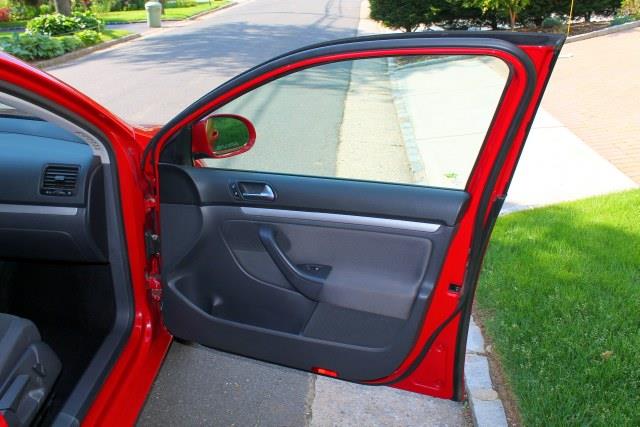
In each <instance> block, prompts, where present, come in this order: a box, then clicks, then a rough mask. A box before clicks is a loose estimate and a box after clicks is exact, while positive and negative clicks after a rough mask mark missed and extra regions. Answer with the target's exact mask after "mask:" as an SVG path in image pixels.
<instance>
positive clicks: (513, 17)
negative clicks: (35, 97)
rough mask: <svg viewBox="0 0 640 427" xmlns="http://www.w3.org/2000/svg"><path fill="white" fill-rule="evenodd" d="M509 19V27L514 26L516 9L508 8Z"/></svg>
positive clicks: (512, 27)
mask: <svg viewBox="0 0 640 427" xmlns="http://www.w3.org/2000/svg"><path fill="white" fill-rule="evenodd" d="M509 21H510V24H511V29H512V30H513V29H514V28H516V11H515V10H513V9H509Z"/></svg>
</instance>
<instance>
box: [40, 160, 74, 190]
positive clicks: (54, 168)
mask: <svg viewBox="0 0 640 427" xmlns="http://www.w3.org/2000/svg"><path fill="white" fill-rule="evenodd" d="M79 169H80V167H79V166H70V165H50V166H47V168H46V169H45V170H44V176H43V177H42V186H41V187H40V194H45V195H47V196H73V195H74V194H75V192H76V185H77V183H78V170H79Z"/></svg>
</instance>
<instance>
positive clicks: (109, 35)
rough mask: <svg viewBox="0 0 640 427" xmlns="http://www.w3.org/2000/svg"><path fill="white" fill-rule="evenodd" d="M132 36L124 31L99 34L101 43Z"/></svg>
mask: <svg viewBox="0 0 640 427" xmlns="http://www.w3.org/2000/svg"><path fill="white" fill-rule="evenodd" d="M129 34H132V33H131V31H126V30H104V31H102V32H101V33H100V38H101V39H102V41H103V42H108V41H110V40H115V39H120V38H122V37H124V36H128V35H129Z"/></svg>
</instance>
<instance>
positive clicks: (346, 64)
mask: <svg viewBox="0 0 640 427" xmlns="http://www.w3.org/2000/svg"><path fill="white" fill-rule="evenodd" d="M508 74H509V71H508V67H507V66H506V64H505V63H504V62H503V61H501V60H499V59H497V58H494V57H488V56H469V55H454V56H401V57H393V58H371V59H359V60H349V61H342V62H337V63H331V64H325V65H320V66H316V67H313V68H307V69H304V70H301V71H298V72H295V73H293V74H289V75H287V76H284V77H282V78H279V79H277V80H274V81H272V82H269V83H267V84H265V85H263V86H261V87H259V88H256V89H254V90H253V91H250V92H248V93H246V94H244V95H242V96H240V97H239V98H236V99H235V100H233V101H232V102H230V103H228V104H226V105H224V106H223V107H222V108H220V109H219V110H218V111H216V113H225V114H236V115H241V116H243V117H245V118H246V119H248V120H250V121H251V122H252V123H253V125H254V126H255V129H256V142H255V145H254V146H253V148H252V149H251V150H250V151H248V152H246V153H243V154H241V155H238V156H235V157H230V158H225V159H204V160H203V162H202V163H203V164H204V165H205V166H207V167H216V168H229V169H241V170H251V171H260V172H272V173H286V174H298V175H310V176H322V177H333V178H344V179H362V180H372V181H381V182H391V183H402V184H416V185H428V186H438V187H447V188H464V187H465V184H466V181H467V179H468V177H469V175H470V173H471V169H472V168H473V165H474V163H475V159H476V157H477V155H478V152H479V151H480V147H481V146H482V143H483V141H484V138H485V135H486V133H487V130H488V128H489V126H490V124H491V121H492V119H493V115H494V113H495V111H496V108H497V105H498V103H499V100H500V98H501V96H502V93H503V90H504V88H505V84H506V81H507V79H508Z"/></svg>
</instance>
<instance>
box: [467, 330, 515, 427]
mask: <svg viewBox="0 0 640 427" xmlns="http://www.w3.org/2000/svg"><path fill="white" fill-rule="evenodd" d="M485 351H486V350H485V346H484V338H483V337H482V332H481V331H480V328H479V327H478V325H476V323H475V322H474V320H473V317H471V321H470V323H469V334H468V337H467V354H466V357H465V362H464V382H465V387H466V389H467V399H468V401H469V408H470V409H471V417H472V419H473V425H474V426H476V427H508V425H509V424H508V423H507V416H506V414H505V411H504V406H503V405H502V400H500V397H499V396H498V393H497V392H496V390H495V389H494V388H493V383H492V382H491V375H490V374H489V359H488V358H487V356H486V352H485Z"/></svg>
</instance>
